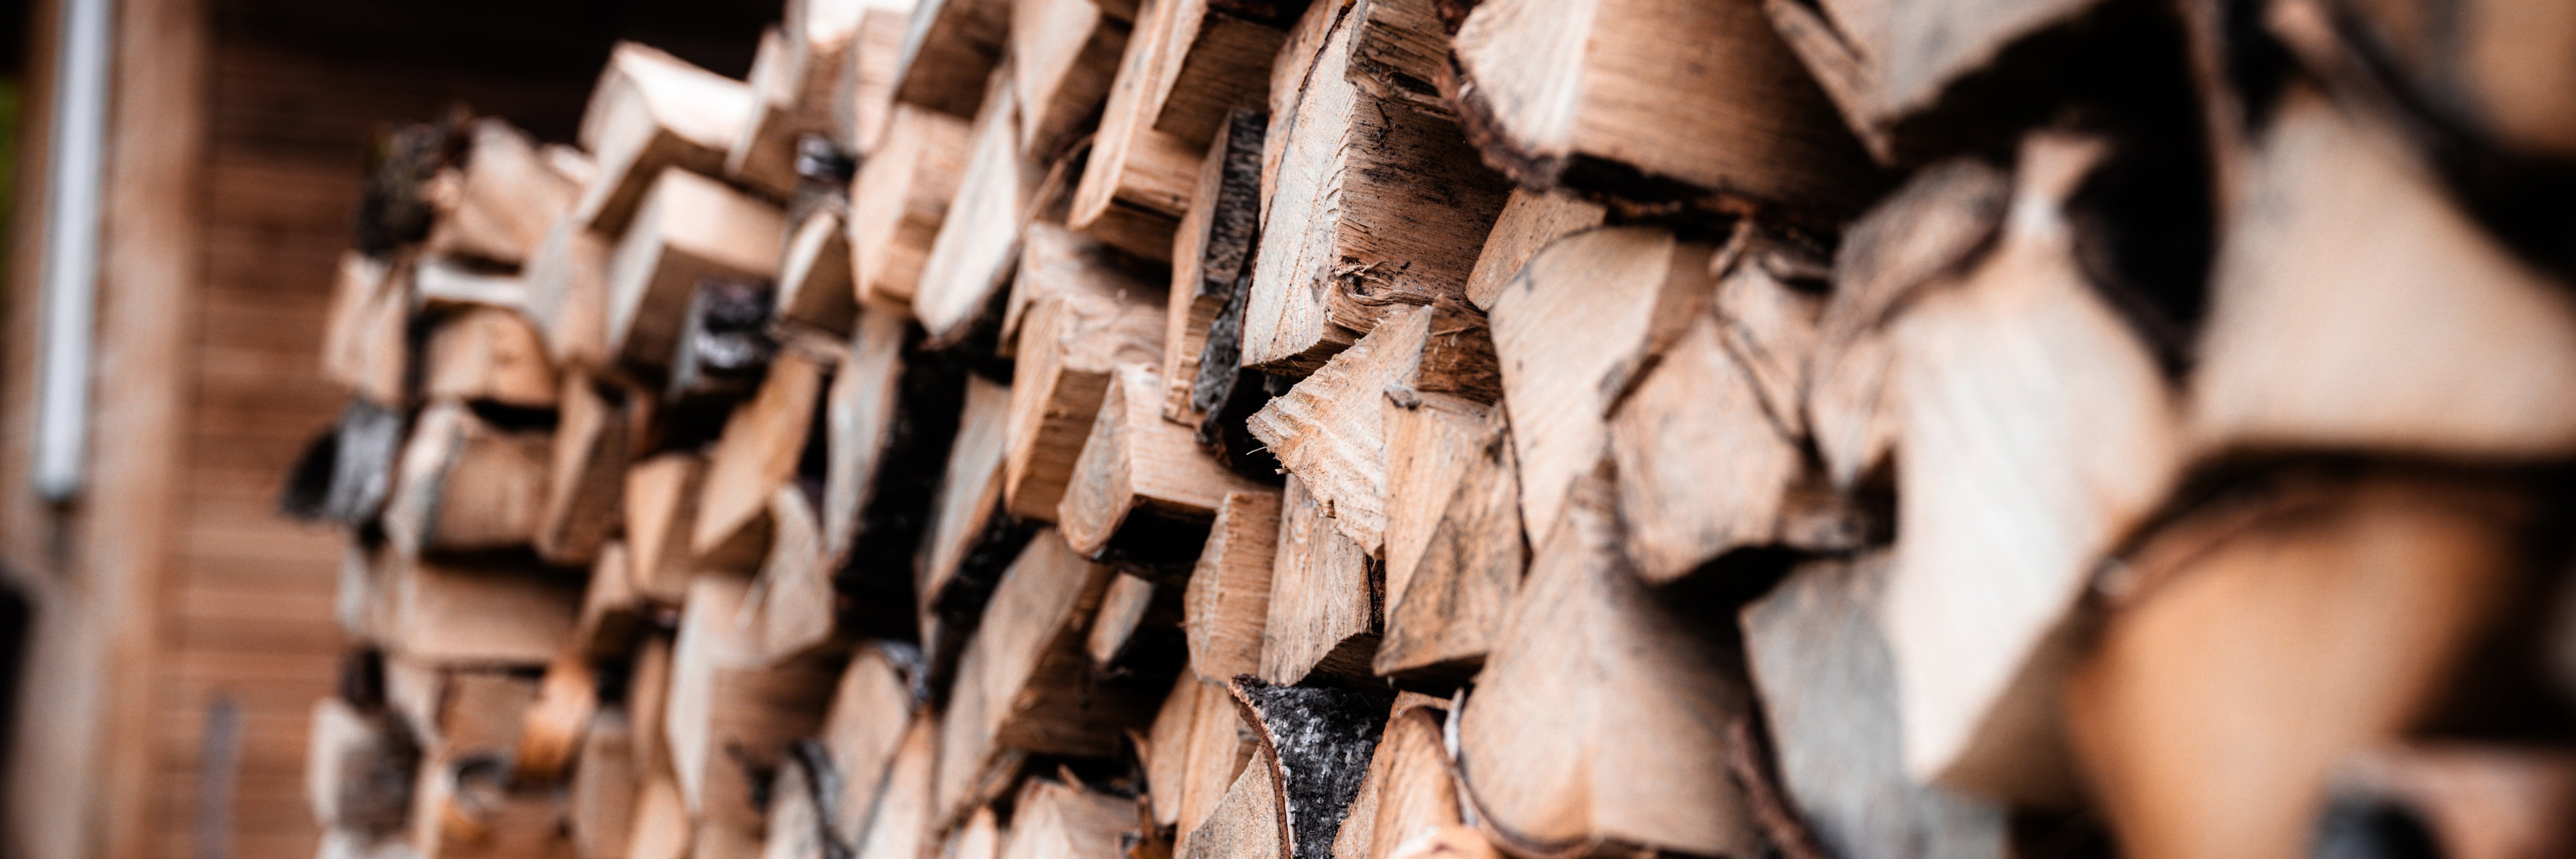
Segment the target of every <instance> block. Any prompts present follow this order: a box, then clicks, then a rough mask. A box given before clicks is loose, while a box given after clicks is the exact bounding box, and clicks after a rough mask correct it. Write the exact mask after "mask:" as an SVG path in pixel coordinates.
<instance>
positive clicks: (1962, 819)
mask: <svg viewBox="0 0 2576 859" xmlns="http://www.w3.org/2000/svg"><path fill="white" fill-rule="evenodd" d="M1889 566H1890V565H1889V562H1888V556H1887V554H1886V553H1884V552H1878V553H1873V554H1869V555H1863V556H1861V557H1860V558H1858V559H1855V560H1851V561H1841V560H1819V561H1810V562H1807V563H1805V564H1801V565H1799V566H1798V568H1797V570H1796V571H1795V572H1793V573H1791V574H1790V575H1789V578H1788V579H1786V580H1784V581H1782V582H1781V583H1780V584H1779V585H1778V586H1776V587H1774V588H1773V589H1772V590H1771V593H1770V594H1768V595H1766V596H1764V597H1763V598H1762V599H1761V600H1759V601H1757V602H1754V603H1752V604H1750V605H1748V606H1746V607H1745V608H1744V610H1743V612H1742V620H1743V626H1744V649H1745V656H1746V663H1747V665H1748V666H1749V667H1750V668H1751V669H1752V672H1751V673H1752V675H1753V684H1754V688H1755V689H1756V690H1758V691H1760V692H1761V694H1762V712H1763V715H1764V717H1765V719H1766V722H1767V724H1769V725H1770V728H1771V737H1772V748H1773V757H1774V759H1775V760H1776V761H1778V764H1779V770H1780V779H1779V780H1780V782H1781V783H1782V785H1783V786H1784V787H1785V788H1786V789H1787V791H1788V793H1789V796H1790V798H1791V799H1792V800H1794V801H1795V803H1796V806H1797V808H1798V809H1799V810H1800V811H1801V812H1803V815H1804V817H1805V820H1806V823H1807V827H1808V829H1809V831H1811V832H1813V833H1814V835H1815V837H1816V840H1817V842H1818V843H1819V844H1821V845H1823V847H1824V848H1825V849H1827V850H1830V851H1833V855H1835V856H1848V857H1852V859H1894V857H1901V856H1944V857H1961V859H1971V857H1999V856H2003V855H2006V849H2005V845H2006V843H2007V841H2006V836H2007V835H2008V833H2007V832H2006V830H2005V824H2006V822H2007V821H2006V816H2005V810H2004V809H2003V808H2002V807H2000V806H1997V805H1993V804H1990V803H1985V802H1980V801H1977V800H1974V799H1970V798H1968V797H1964V796H1961V795H1959V794H1956V793H1952V792H1950V791H1947V790H1943V789H1941V788H1937V787H1930V786H1926V785H1924V784H1922V783H1920V782H1917V781H1915V780H1914V779H1913V777H1912V776H1909V775H1907V774H1906V772H1905V755H1904V749H1903V748H1902V745H1903V742H1904V728H1903V727H1902V725H1901V724H1900V722H1899V716H1898V714H1897V701H1896V695H1897V691H1896V666H1895V662H1894V659H1895V657H1894V656H1893V655H1892V654H1891V653H1890V652H1889V650H1888V642H1887V636H1886V635H1885V634H1884V633H1882V632H1880V631H1879V620H1878V614H1879V607H1880V605H1881V604H1883V603H1884V602H1885V598H1884V596H1883V595H1884V593H1885V591H1886V588H1887V576H1888V571H1889Z"/></svg>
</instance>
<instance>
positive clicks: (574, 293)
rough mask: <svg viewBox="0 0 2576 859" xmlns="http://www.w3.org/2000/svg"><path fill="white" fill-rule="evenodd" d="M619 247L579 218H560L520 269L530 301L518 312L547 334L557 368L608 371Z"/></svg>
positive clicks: (611, 361)
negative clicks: (612, 262)
mask: <svg viewBox="0 0 2576 859" xmlns="http://www.w3.org/2000/svg"><path fill="white" fill-rule="evenodd" d="M614 247H615V243H614V242H612V241H610V240H609V238H608V237H606V236H603V235H601V234H599V233H597V232H593V231H592V230H590V229H589V228H587V227H584V226H582V225H581V222H580V220H578V219H575V218H570V217H566V218H561V219H558V220H556V221H555V224H554V226H553V228H551V229H548V230H546V235H545V238H544V239H543V240H542V241H540V242H538V243H537V247H536V249H535V250H533V251H531V252H529V255H528V264H527V265H526V266H524V267H522V268H521V269H520V273H521V275H522V276H523V278H524V279H525V280H526V281H527V285H528V300H527V303H526V304H524V305H522V306H521V307H520V310H519V312H520V313H522V314H525V315H526V316H527V317H528V322H529V323H531V324H534V325H535V326H537V333H538V334H540V335H542V336H544V338H545V341H546V354H547V355H548V356H550V357H552V358H553V359H554V362H555V363H556V364H558V365H561V366H565V367H579V368H584V369H588V370H605V369H608V368H610V367H612V366H615V364H616V360H617V359H616V356H614V355H611V354H609V351H608V259H609V255H610V253H611V252H612V250H613V249H614Z"/></svg>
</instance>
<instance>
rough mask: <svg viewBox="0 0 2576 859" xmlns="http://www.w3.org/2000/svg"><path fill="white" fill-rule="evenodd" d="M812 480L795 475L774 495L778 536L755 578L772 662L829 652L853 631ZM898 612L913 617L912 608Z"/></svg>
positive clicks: (763, 647)
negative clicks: (827, 554)
mask: <svg viewBox="0 0 2576 859" xmlns="http://www.w3.org/2000/svg"><path fill="white" fill-rule="evenodd" d="M808 486H809V484H807V483H805V482H804V481H797V480H791V481H788V482H787V483H786V485H783V486H780V487H778V488H777V489H776V490H774V491H772V492H771V493H770V495H769V507H768V514H767V515H768V518H769V521H770V525H771V534H772V536H771V538H770V541H769V553H768V557H766V558H763V559H762V560H761V562H760V574H759V576H758V577H757V578H755V579H753V582H752V591H751V593H752V595H751V602H752V606H751V608H750V611H751V612H752V618H751V624H752V626H753V628H754V629H755V630H757V639H758V640H757V641H756V642H755V644H756V647H757V649H758V651H759V653H760V657H761V658H762V659H763V660H765V661H768V662H773V663H777V662H792V661H797V660H801V659H806V658H813V657H825V656H829V655H831V654H832V653H833V652H835V651H836V650H838V649H839V648H840V647H842V646H844V645H846V644H847V643H848V642H847V638H846V637H847V636H849V635H851V634H853V631H852V630H850V629H845V628H844V627H843V624H842V622H841V621H842V618H841V613H842V610H843V609H844V606H843V605H842V601H841V599H840V594H839V593H838V590H837V589H836V588H835V587H833V581H832V568H831V567H829V566H827V565H826V563H825V559H824V557H823V525H822V522H821V521H820V520H819V519H818V517H817V516H816V514H815V512H814V508H816V507H818V506H820V501H821V499H819V498H815V497H813V493H811V492H810V491H809V489H808ZM894 613H895V614H896V616H898V617H900V618H902V619H904V620H906V621H909V620H911V619H912V618H911V612H909V611H902V610H900V609H898V610H897V611H896V612H894ZM905 626H906V628H909V624H906V625H905Z"/></svg>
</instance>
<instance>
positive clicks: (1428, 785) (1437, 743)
mask: <svg viewBox="0 0 2576 859" xmlns="http://www.w3.org/2000/svg"><path fill="white" fill-rule="evenodd" d="M1447 713H1448V711H1447V710H1446V709H1443V708H1442V707H1441V706H1439V702H1437V701H1435V700H1432V699H1426V698H1423V697H1422V696H1420V695H1416V694H1411V693H1407V694H1404V695H1402V696H1399V697H1398V698H1397V699H1396V702H1395V713H1394V715H1393V716H1392V717H1391V718H1389V719H1388V720H1387V723H1386V729H1385V731H1384V733H1383V735H1382V736H1381V737H1380V739H1379V740H1378V744H1377V751H1376V752H1375V753H1374V754H1372V755H1371V756H1370V757H1369V769H1368V784H1366V785H1364V786H1362V788H1361V796H1362V797H1363V801H1362V804H1366V805H1368V806H1370V807H1369V808H1368V816H1367V817H1365V818H1363V817H1361V816H1359V815H1360V809H1359V808H1358V807H1356V804H1355V807H1354V808H1353V809H1352V817H1351V819H1350V820H1349V821H1348V822H1346V823H1344V824H1342V831H1341V835H1340V836H1339V837H1338V838H1337V839H1335V841H1334V844H1333V855H1334V856H1336V857H1347V859H1391V857H1395V856H1398V855H1400V854H1402V853H1404V852H1405V848H1406V845H1409V844H1412V843H1415V842H1417V841H1420V840H1422V839H1423V838H1426V837H1431V836H1433V835H1434V833H1438V832H1446V831H1449V830H1451V829H1453V828H1456V827H1458V826H1460V825H1462V824H1461V821H1460V819H1459V816H1458V808H1459V806H1458V788H1457V785H1456V784H1455V783H1454V782H1453V781H1451V779H1450V777H1449V756H1448V752H1447V751H1446V750H1445V748H1444V746H1443V744H1442V740H1441V719H1442V718H1444V717H1445V716H1446V715H1447ZM1468 834H1469V835H1470V836H1471V837H1473V838H1475V840H1476V841H1477V842H1479V843H1481V842H1483V841H1484V837H1483V836H1479V835H1474V831H1473V830H1468ZM1487 850H1488V851H1490V850H1491V848H1490V847H1488V848H1487Z"/></svg>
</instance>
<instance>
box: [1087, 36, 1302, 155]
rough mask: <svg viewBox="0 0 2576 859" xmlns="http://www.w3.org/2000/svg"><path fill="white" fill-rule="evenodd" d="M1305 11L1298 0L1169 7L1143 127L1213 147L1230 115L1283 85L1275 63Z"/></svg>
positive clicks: (1144, 102) (1148, 84)
mask: <svg viewBox="0 0 2576 859" xmlns="http://www.w3.org/2000/svg"><path fill="white" fill-rule="evenodd" d="M1305 10H1306V4H1300V3H1297V2H1293V0H1292V2H1287V3H1236V2H1211V0H1174V2H1171V3H1168V4H1163V5H1162V7H1161V9H1160V10H1159V11H1158V12H1157V13H1156V14H1157V15H1158V16H1159V18H1160V19H1161V23H1160V25H1159V27H1158V29H1157V31H1156V32H1157V34H1158V35H1157V36H1156V37H1155V38H1157V39H1158V40H1159V41H1158V42H1157V43H1156V44H1155V46H1154V49H1153V50H1154V56H1153V58H1152V59H1151V60H1150V62H1151V63H1152V66H1151V67H1150V69H1151V72H1152V76H1151V77H1149V78H1146V79H1145V80H1144V84H1145V85H1144V88H1143V89H1144V94H1143V95H1142V96H1141V97H1140V99H1139V109H1140V110H1141V111H1142V113H1141V114H1140V115H1139V119H1138V122H1139V123H1141V124H1144V125H1147V126H1150V127H1151V128H1152V130H1153V131H1154V132H1155V133H1157V134H1160V135H1168V136H1170V137H1171V138H1172V139H1174V140H1175V141H1177V142H1178V143H1180V144H1181V145H1184V146H1198V147H1201V148H1205V147H1206V146H1207V142H1208V141H1209V140H1210V139H1212V138H1213V137H1214V136H1215V135H1216V134H1217V133H1218V131H1219V129H1221V128H1222V127H1223V126H1224V125H1225V123H1226V122H1227V116H1228V115H1229V114H1230V113H1232V112H1233V111H1235V110H1237V109H1239V108H1247V107H1248V108H1259V107H1261V106H1262V105H1263V104H1264V103H1265V100H1266V99H1267V98H1268V97H1269V96H1270V94H1271V87H1272V86H1273V85H1274V81H1275V79H1274V78H1273V77H1271V75H1272V71H1273V69H1272V66H1271V64H1272V63H1274V62H1276V61H1278V59H1279V48H1280V45H1282V44H1284V43H1285V42H1286V41H1287V39H1288V30H1289V29H1290V28H1292V27H1294V26H1296V23H1297V18H1298V16H1299V15H1300V14H1301V13H1303V12H1304V11H1305ZM1103 126H1104V127H1106V122H1105V121H1104V123H1103Z"/></svg>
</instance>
